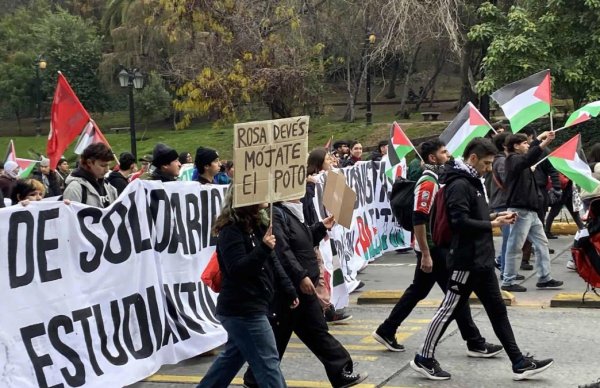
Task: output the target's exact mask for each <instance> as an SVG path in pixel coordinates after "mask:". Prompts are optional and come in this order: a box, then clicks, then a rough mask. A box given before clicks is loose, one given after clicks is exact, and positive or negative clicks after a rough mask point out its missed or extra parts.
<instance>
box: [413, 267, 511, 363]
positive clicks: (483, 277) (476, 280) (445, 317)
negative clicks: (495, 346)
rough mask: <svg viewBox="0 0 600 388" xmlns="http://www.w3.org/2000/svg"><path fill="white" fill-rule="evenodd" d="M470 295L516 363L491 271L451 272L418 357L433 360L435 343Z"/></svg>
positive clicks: (504, 307)
mask: <svg viewBox="0 0 600 388" xmlns="http://www.w3.org/2000/svg"><path fill="white" fill-rule="evenodd" d="M472 292H475V295H477V297H478V298H479V300H480V301H481V304H482V305H483V307H484V308H485V312H486V313H487V315H488V317H489V319H490V322H491V323H492V328H493V329H494V333H495V334H496V337H498V339H499V340H500V343H501V344H502V346H504V349H505V351H506V354H507V355H508V357H509V358H510V360H511V361H512V362H513V363H515V362H517V361H519V360H520V359H521V357H522V354H521V351H520V350H519V347H518V346H517V343H516V341H515V336H514V334H513V331H512V327H511V326H510V322H509V321H508V314H507V311H506V306H505V305H504V301H503V300H502V295H501V294H500V287H499V286H498V279H497V278H496V274H495V272H494V269H493V268H492V269H490V270H485V271H477V272H471V271H452V273H451V275H450V279H449V280H448V291H447V292H446V296H445V297H444V300H443V301H442V304H441V305H440V307H439V308H438V310H437V312H436V313H435V316H434V317H433V319H432V320H431V323H430V324H429V326H428V328H427V334H426V336H425V342H423V346H422V348H421V352H420V355H421V356H423V357H427V358H433V357H434V354H435V348H436V346H437V343H438V341H439V340H440V339H441V338H442V336H443V335H444V332H445V331H446V328H447V327H448V324H450V322H451V321H452V319H454V315H455V312H456V311H457V310H459V308H460V307H462V306H463V305H464V304H465V303H468V302H469V295H471V293H472Z"/></svg>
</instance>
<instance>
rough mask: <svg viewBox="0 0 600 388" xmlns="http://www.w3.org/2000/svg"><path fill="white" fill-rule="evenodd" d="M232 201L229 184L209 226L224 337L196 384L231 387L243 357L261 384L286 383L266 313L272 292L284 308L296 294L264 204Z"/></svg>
mask: <svg viewBox="0 0 600 388" xmlns="http://www.w3.org/2000/svg"><path fill="white" fill-rule="evenodd" d="M232 204H233V188H231V189H230V190H229V191H228V193H227V195H226V196H225V200H224V203H223V209H222V211H221V214H220V215H219V216H218V217H217V220H216V222H215V226H214V228H213V233H214V234H216V235H217V260H218V261H219V268H220V270H221V275H222V279H223V280H222V286H221V292H220V293H219V296H218V300H217V310H216V313H217V317H218V318H219V321H220V322H221V324H222V325H223V328H224V329H225V330H226V331H227V336H228V339H227V343H226V344H225V349H224V350H223V351H222V352H221V353H220V354H219V356H218V357H217V359H216V360H215V362H214V363H213V364H212V366H211V367H210V369H209V370H208V372H207V374H206V376H204V378H203V379H202V381H200V384H198V388H216V387H227V386H229V384H230V383H231V381H232V380H233V378H234V377H235V375H236V374H237V372H238V371H239V370H240V369H241V368H242V366H243V365H244V362H246V361H247V362H248V364H249V365H250V367H252V370H253V371H254V373H255V374H256V377H257V380H258V381H260V386H261V387H269V388H281V387H286V383H285V380H284V378H283V374H282V373H281V369H280V360H279V354H278V352H277V346H276V343H275V337H274V335H273V330H272V329H271V325H270V323H269V319H268V317H267V315H268V314H269V311H270V310H271V307H272V303H273V299H274V297H275V295H278V294H279V296H278V298H279V299H281V303H282V304H284V305H285V306H286V308H287V309H289V308H292V309H294V308H296V307H297V306H298V303H299V302H298V296H297V294H296V290H295V288H294V286H293V285H292V283H291V282H290V279H289V278H288V277H287V275H286V273H285V271H284V270H283V268H282V266H281V263H280V262H279V259H278V258H277V255H275V252H274V250H273V249H274V248H275V246H276V244H277V239H276V237H275V235H273V233H272V227H271V226H269V218H268V216H267V213H266V211H265V210H264V206H261V205H250V206H244V207H239V208H233V205H232Z"/></svg>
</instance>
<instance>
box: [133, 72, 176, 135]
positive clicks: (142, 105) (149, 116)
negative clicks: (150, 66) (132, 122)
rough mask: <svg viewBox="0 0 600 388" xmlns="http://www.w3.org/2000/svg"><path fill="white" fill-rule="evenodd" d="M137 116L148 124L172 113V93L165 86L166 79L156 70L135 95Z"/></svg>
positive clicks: (146, 125) (145, 125)
mask: <svg viewBox="0 0 600 388" xmlns="http://www.w3.org/2000/svg"><path fill="white" fill-rule="evenodd" d="M134 101H135V112H136V116H137V117H138V118H140V119H141V120H142V121H143V123H144V129H148V124H149V123H150V122H151V121H153V120H155V119H158V118H166V117H168V116H169V115H170V114H171V105H172V104H171V103H172V101H173V99H172V97H171V95H170V94H169V92H168V91H167V90H166V89H165V87H164V80H163V79H162V78H161V77H160V75H158V74H157V73H156V72H151V73H150V75H149V76H148V81H147V83H146V85H145V86H144V88H143V89H142V90H140V91H139V92H136V95H135V100H134Z"/></svg>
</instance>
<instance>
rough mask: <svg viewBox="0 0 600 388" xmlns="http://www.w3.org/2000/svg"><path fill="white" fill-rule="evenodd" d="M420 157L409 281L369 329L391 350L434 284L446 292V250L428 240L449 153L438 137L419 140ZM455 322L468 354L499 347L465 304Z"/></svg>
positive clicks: (484, 354)
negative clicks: (485, 334) (414, 261)
mask: <svg viewBox="0 0 600 388" xmlns="http://www.w3.org/2000/svg"><path fill="white" fill-rule="evenodd" d="M420 150H421V157H422V158H423V160H424V161H425V162H424V167H425V171H424V173H423V175H421V177H420V178H419V180H418V181H417V184H416V185H415V199H414V207H413V209H414V212H413V226H414V236H415V243H414V249H415V251H416V253H417V265H416V267H415V275H414V278H413V282H412V284H411V285H410V286H409V287H408V288H407V289H406V291H404V293H403V294H402V297H401V298H400V300H399V301H398V302H397V303H396V305H395V306H394V308H393V309H392V311H391V312H390V315H389V317H388V318H387V319H386V320H385V321H384V322H383V323H382V324H381V325H379V327H378V328H377V330H375V331H374V332H373V334H372V335H373V338H375V340H376V341H377V342H379V343H380V344H382V345H383V346H385V347H386V348H387V349H388V350H390V351H392V352H403V351H404V346H402V345H401V344H399V343H398V342H397V341H396V331H397V330H398V327H400V325H401V324H402V322H403V321H404V320H405V319H406V318H407V317H408V316H409V315H410V313H411V312H412V310H413V309H414V308H415V306H416V305H417V303H419V302H420V301H421V300H423V299H425V297H426V296H427V295H428V294H429V292H430V291H431V289H432V288H433V286H434V285H435V283H437V284H438V286H439V287H440V288H441V289H442V291H443V292H444V293H446V291H447V290H446V287H447V285H448V280H449V278H450V273H449V272H448V269H447V267H446V256H447V254H448V250H447V249H446V248H444V247H437V246H436V245H435V244H434V243H433V240H432V235H431V225H430V222H429V218H430V214H431V208H432V206H433V203H434V201H435V198H436V195H437V193H438V190H439V186H440V185H439V182H438V176H439V174H440V173H442V172H443V171H444V164H445V163H446V162H447V161H448V158H449V155H448V150H447V149H446V145H445V144H444V143H443V142H441V141H440V140H431V141H426V142H424V143H421V148H420ZM456 323H457V325H458V328H459V330H460V334H461V336H462V338H463V340H465V341H466V342H467V355H468V356H469V357H484V358H489V357H494V356H495V355H497V354H498V353H500V352H501V351H502V346H500V345H494V344H489V343H487V342H485V338H483V337H482V336H481V333H480V332H479V329H478V328H477V326H476V325H475V322H473V317H472V316H471V309H470V308H469V303H468V302H467V303H465V304H463V305H462V306H461V309H460V310H457V312H456Z"/></svg>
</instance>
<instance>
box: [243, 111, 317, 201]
mask: <svg viewBox="0 0 600 388" xmlns="http://www.w3.org/2000/svg"><path fill="white" fill-rule="evenodd" d="M308 120H309V117H308V116H300V117H290V118H286V119H279V120H266V121H254V122H249V123H239V124H235V126H234V131H233V148H234V150H233V163H234V165H235V175H234V178H233V185H234V187H235V195H234V206H235V207H240V206H248V205H255V204H258V203H265V202H277V201H285V200H289V199H298V198H301V197H303V196H304V192H305V189H306V157H307V155H308Z"/></svg>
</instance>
